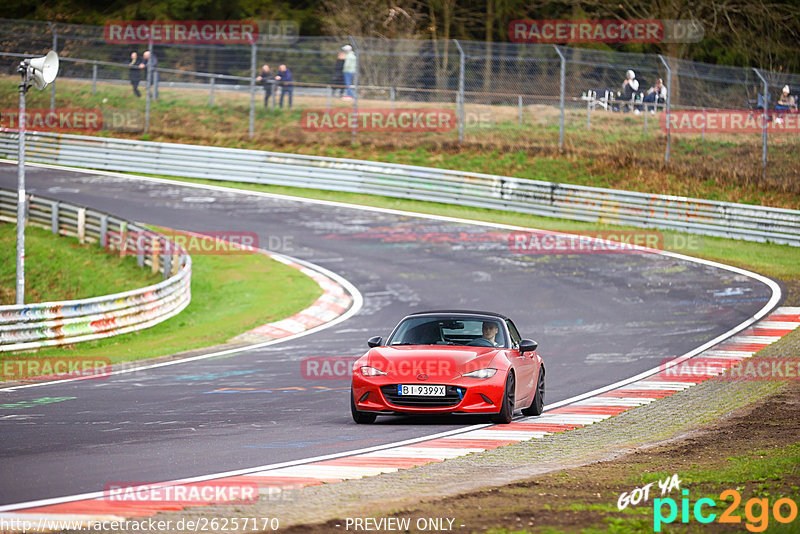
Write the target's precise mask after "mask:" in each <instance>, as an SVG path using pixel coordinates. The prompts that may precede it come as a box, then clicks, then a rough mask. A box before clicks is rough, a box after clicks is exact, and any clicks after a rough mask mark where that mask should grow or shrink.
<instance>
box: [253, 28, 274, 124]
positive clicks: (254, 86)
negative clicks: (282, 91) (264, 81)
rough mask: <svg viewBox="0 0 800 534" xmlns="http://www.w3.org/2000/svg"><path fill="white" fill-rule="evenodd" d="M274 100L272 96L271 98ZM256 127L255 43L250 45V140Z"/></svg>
mask: <svg viewBox="0 0 800 534" xmlns="http://www.w3.org/2000/svg"><path fill="white" fill-rule="evenodd" d="M273 98H274V96H273ZM255 126H256V42H255V41H253V42H252V43H250V130H249V131H250V139H253V135H254V134H255Z"/></svg>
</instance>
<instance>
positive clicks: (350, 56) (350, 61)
mask: <svg viewBox="0 0 800 534" xmlns="http://www.w3.org/2000/svg"><path fill="white" fill-rule="evenodd" d="M342 51H343V52H344V53H345V56H344V64H343V65H342V76H343V77H344V84H345V85H346V86H347V94H346V95H345V96H343V97H342V100H353V99H354V98H355V93H354V92H353V77H355V75H356V54H355V52H353V47H352V46H350V45H344V46H343V47H342Z"/></svg>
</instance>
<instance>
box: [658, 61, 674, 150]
mask: <svg viewBox="0 0 800 534" xmlns="http://www.w3.org/2000/svg"><path fill="white" fill-rule="evenodd" d="M658 59H660V60H661V63H663V64H664V68H665V69H667V115H666V121H667V122H666V124H667V148H666V151H665V152H664V163H669V148H670V143H671V142H672V139H671V133H672V131H671V129H670V117H669V114H670V111H672V69H671V68H669V64H668V63H667V60H665V59H664V56H662V55H661V54H658ZM656 102H658V97H656Z"/></svg>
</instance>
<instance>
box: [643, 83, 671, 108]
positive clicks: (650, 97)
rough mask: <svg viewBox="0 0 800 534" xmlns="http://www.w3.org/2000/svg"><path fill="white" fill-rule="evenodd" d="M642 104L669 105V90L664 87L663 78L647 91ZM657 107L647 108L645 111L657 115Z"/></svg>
mask: <svg viewBox="0 0 800 534" xmlns="http://www.w3.org/2000/svg"><path fill="white" fill-rule="evenodd" d="M642 102H644V103H654V104H666V103H667V88H666V87H664V81H663V80H662V79H661V78H659V79H658V80H656V84H655V85H654V86H653V87H651V88H650V89H648V90H647V94H645V95H644V98H643V99H642ZM656 107H657V106H646V107H645V109H647V110H649V111H650V113H655V112H656Z"/></svg>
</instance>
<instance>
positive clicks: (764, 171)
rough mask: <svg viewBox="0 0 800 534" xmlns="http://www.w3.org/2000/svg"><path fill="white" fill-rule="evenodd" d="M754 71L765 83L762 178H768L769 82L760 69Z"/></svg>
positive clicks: (762, 123) (762, 118)
mask: <svg viewBox="0 0 800 534" xmlns="http://www.w3.org/2000/svg"><path fill="white" fill-rule="evenodd" d="M753 72H755V73H756V76H758V77H759V78H760V79H761V82H762V83H763V84H764V94H763V99H762V101H761V102H762V104H763V110H762V113H761V145H762V150H761V179H762V180H766V179H767V107H768V106H769V84H768V83H767V79H766V78H764V77H763V76H762V75H761V71H759V70H758V69H753Z"/></svg>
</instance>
